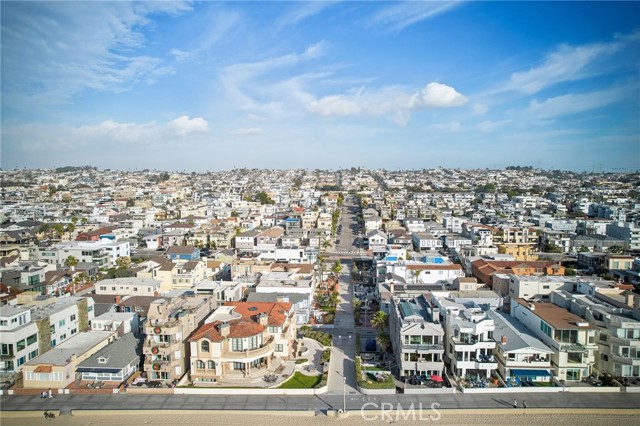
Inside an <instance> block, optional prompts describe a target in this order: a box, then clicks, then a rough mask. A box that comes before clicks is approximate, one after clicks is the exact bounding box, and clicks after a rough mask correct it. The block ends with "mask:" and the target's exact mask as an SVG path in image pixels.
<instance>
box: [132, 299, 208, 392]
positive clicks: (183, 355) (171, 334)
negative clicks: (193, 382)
mask: <svg viewBox="0 0 640 426" xmlns="http://www.w3.org/2000/svg"><path fill="white" fill-rule="evenodd" d="M214 307H215V301H214V300H213V298H211V297H209V296H188V295H184V294H183V295H182V296H179V297H174V298H173V299H170V300H167V299H159V300H155V301H153V302H152V303H151V305H150V307H149V312H148V316H147V322H146V324H145V334H146V336H147V337H146V339H145V341H144V348H143V353H144V355H145V362H144V366H143V370H144V371H145V372H146V373H147V377H148V378H149V379H150V380H162V381H165V382H171V381H177V380H180V378H181V377H182V376H183V375H184V374H185V373H186V372H187V370H188V368H189V352H188V351H189V347H188V345H186V344H185V342H186V339H187V338H188V337H189V335H190V334H191V333H192V332H193V331H194V330H195V329H196V328H198V327H199V326H200V324H202V322H203V321H204V319H205V318H206V317H207V315H209V314H210V313H211V311H212V310H213V309H214Z"/></svg>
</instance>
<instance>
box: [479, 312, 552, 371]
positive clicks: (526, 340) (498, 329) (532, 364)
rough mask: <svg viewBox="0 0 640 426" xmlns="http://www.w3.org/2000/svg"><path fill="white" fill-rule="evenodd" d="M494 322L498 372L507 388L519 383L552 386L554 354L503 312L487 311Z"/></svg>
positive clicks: (494, 351) (494, 352)
mask: <svg viewBox="0 0 640 426" xmlns="http://www.w3.org/2000/svg"><path fill="white" fill-rule="evenodd" d="M487 315H488V316H489V318H491V319H492V320H493V323H494V325H495V330H494V331H493V336H494V339H495V341H496V347H495V349H494V350H493V354H494V355H495V359H496V361H497V362H498V372H499V373H500V376H502V378H503V379H504V381H505V382H506V383H507V384H510V383H513V382H515V381H516V378H517V379H519V380H521V381H522V380H525V381H533V382H550V381H551V378H552V371H551V369H552V365H551V355H552V354H553V350H551V348H549V347H548V346H547V345H545V344H544V343H542V342H541V341H540V339H538V338H537V337H535V336H534V335H533V334H531V332H530V331H529V330H527V328H526V327H525V326H524V325H522V324H521V323H519V322H518V321H517V320H515V319H514V318H512V317H510V316H508V315H505V314H503V313H502V312H496V311H487Z"/></svg>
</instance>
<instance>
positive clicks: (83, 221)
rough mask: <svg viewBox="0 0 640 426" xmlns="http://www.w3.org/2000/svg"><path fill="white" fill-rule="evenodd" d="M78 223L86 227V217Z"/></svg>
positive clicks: (87, 220)
mask: <svg viewBox="0 0 640 426" xmlns="http://www.w3.org/2000/svg"><path fill="white" fill-rule="evenodd" d="M80 223H81V224H82V225H86V224H87V223H89V219H87V218H86V217H83V218H82V219H80Z"/></svg>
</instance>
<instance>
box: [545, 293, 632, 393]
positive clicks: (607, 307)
mask: <svg viewBox="0 0 640 426" xmlns="http://www.w3.org/2000/svg"><path fill="white" fill-rule="evenodd" d="M598 296H600V294H599V293H595V294H594V295H590V294H569V293H567V292H560V291H558V292H554V293H552V295H551V301H552V302H553V303H555V304H557V305H559V306H561V307H563V308H567V309H569V310H570V311H571V312H572V313H574V314H576V315H579V316H580V317H581V318H584V319H585V320H586V321H588V322H589V324H590V325H592V326H594V327H597V329H598V340H597V344H598V349H599V356H597V357H596V359H595V366H594V368H595V369H597V370H598V372H599V373H600V374H611V375H612V376H614V377H618V378H620V381H621V382H622V381H624V380H625V379H626V380H628V381H637V380H638V379H640V309H638V303H639V302H640V295H635V298H636V301H635V306H634V305H633V304H632V305H630V306H628V307H625V308H621V307H617V306H613V305H611V304H610V303H607V302H606V301H604V300H601V299H600V298H598Z"/></svg>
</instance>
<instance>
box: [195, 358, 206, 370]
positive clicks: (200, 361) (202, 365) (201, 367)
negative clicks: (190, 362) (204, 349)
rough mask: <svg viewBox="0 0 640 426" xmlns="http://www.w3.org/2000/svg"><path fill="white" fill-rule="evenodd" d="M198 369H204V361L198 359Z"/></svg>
mask: <svg viewBox="0 0 640 426" xmlns="http://www.w3.org/2000/svg"><path fill="white" fill-rule="evenodd" d="M196 364H197V368H198V370H204V361H202V360H198V361H197V362H196Z"/></svg>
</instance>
